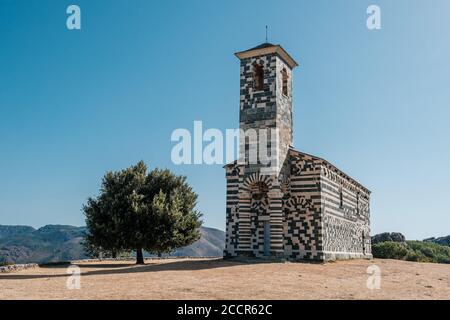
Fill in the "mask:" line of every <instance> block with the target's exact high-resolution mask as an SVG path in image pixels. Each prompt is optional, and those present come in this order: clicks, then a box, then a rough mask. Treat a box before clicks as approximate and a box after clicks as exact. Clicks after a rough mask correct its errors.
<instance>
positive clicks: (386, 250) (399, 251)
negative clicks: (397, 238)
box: [372, 241, 409, 260]
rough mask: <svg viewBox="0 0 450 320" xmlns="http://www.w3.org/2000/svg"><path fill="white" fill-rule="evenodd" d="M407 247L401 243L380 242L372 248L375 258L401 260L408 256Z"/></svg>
mask: <svg viewBox="0 0 450 320" xmlns="http://www.w3.org/2000/svg"><path fill="white" fill-rule="evenodd" d="M408 253H409V251H408V247H407V246H406V245H405V243H402V242H392V241H386V242H380V243H376V244H374V245H373V246H372V254H373V256H374V257H375V258H381V259H398V260H403V259H404V258H405V257H406V256H407V255H408Z"/></svg>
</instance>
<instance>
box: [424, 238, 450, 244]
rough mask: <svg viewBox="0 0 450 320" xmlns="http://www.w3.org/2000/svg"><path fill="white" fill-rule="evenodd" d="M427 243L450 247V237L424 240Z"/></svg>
mask: <svg viewBox="0 0 450 320" xmlns="http://www.w3.org/2000/svg"><path fill="white" fill-rule="evenodd" d="M423 241H425V242H433V243H437V244H440V245H443V246H450V236H446V237H440V238H428V239H425V240H423Z"/></svg>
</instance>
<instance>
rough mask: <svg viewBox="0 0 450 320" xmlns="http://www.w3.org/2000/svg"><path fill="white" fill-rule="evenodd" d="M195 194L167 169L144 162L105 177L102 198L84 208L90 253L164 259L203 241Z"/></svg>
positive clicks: (101, 192) (141, 259)
mask: <svg viewBox="0 0 450 320" xmlns="http://www.w3.org/2000/svg"><path fill="white" fill-rule="evenodd" d="M196 202H197V194H196V193H195V192H194V191H193V190H192V188H191V187H190V186H189V184H188V183H187V181H186V177H184V176H177V175H175V174H173V173H172V172H170V171H169V170H161V169H154V170H152V171H151V172H150V173H147V166H146V165H145V163H144V162H142V161H140V162H139V163H137V164H136V165H134V166H131V167H130V168H127V169H124V170H120V171H116V172H107V173H106V174H105V176H104V177H103V180H102V186H101V189H100V194H99V195H98V196H97V197H95V198H89V199H88V200H87V203H86V204H85V205H84V206H83V211H84V213H85V216H86V225H87V230H88V231H87V234H86V237H85V240H84V245H85V248H86V249H87V251H88V252H91V253H93V252H107V253H110V254H111V255H112V256H115V254H117V253H118V252H123V251H132V250H136V262H137V263H144V259H143V250H145V251H148V252H151V253H155V254H161V253H165V252H170V251H173V250H175V249H176V248H179V247H183V246H187V245H189V244H191V243H193V242H195V241H196V240H198V239H199V238H200V232H199V228H200V226H201V224H202V221H201V220H200V218H201V214H200V212H198V211H197V210H195V206H196Z"/></svg>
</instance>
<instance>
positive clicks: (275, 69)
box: [235, 43, 298, 176]
mask: <svg viewBox="0 0 450 320" xmlns="http://www.w3.org/2000/svg"><path fill="white" fill-rule="evenodd" d="M235 55H236V56H237V57H238V58H239V59H240V61H241V68H240V116H239V121H240V129H242V130H243V132H245V133H246V138H245V139H241V146H240V147H241V150H242V151H241V154H242V156H244V153H243V152H244V150H245V159H243V160H245V164H246V165H245V171H246V173H247V174H251V173H254V172H261V171H262V172H261V173H263V174H267V172H271V173H270V175H275V176H278V175H279V173H280V171H281V170H282V167H283V164H284V162H285V159H286V156H287V153H288V151H289V148H290V147H291V146H292V142H293V141H292V140H293V138H292V136H293V132H292V70H293V69H294V68H295V67H296V66H297V65H298V64H297V63H296V62H295V61H294V59H293V58H292V57H291V56H290V55H289V54H288V53H287V52H286V51H285V50H284V49H283V48H282V47H281V46H280V45H273V44H271V43H263V44H261V45H259V46H257V47H254V48H251V49H249V50H246V51H241V52H237V53H236V54H235ZM252 129H253V130H252ZM261 129H262V130H261ZM252 132H253V133H254V132H256V135H257V139H251V134H252ZM241 134H242V132H241ZM264 136H265V137H264ZM265 141H267V151H268V152H267V153H266V154H267V155H268V156H270V159H271V160H270V165H268V164H267V161H265V162H264V161H261V159H260V157H259V156H260V148H261V146H262V145H264V144H265ZM271 151H272V152H271ZM273 151H274V152H275V154H273ZM256 154H257V155H258V157H257V158H258V161H257V162H256V163H255V161H254V159H256ZM267 166H270V167H271V168H272V169H273V170H271V171H268V170H266V169H263V168H264V167H267ZM264 170H266V171H264Z"/></svg>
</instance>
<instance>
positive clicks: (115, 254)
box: [112, 251, 117, 259]
mask: <svg viewBox="0 0 450 320" xmlns="http://www.w3.org/2000/svg"><path fill="white" fill-rule="evenodd" d="M112 258H113V259H115V258H117V253H116V252H115V251H113V252H112Z"/></svg>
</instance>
